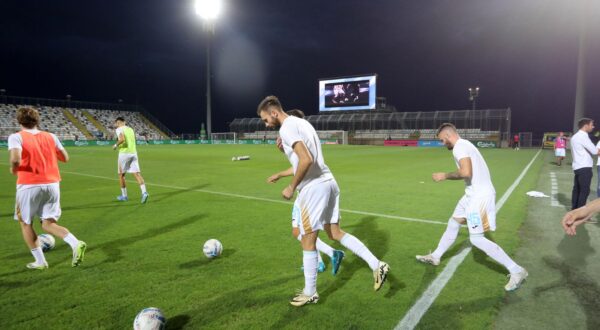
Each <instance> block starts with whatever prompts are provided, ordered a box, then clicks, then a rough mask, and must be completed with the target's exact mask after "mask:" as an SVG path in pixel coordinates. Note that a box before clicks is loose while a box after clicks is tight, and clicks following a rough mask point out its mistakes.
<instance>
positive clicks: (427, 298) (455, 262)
mask: <svg viewBox="0 0 600 330" xmlns="http://www.w3.org/2000/svg"><path fill="white" fill-rule="evenodd" d="M540 152H541V150H540V151H538V152H537V153H536V154H535V156H533V158H532V159H531V161H530V162H529V164H527V166H525V168H524V169H523V171H522V172H521V174H520V175H519V176H518V177H517V178H516V179H515V181H514V182H513V184H512V185H511V186H510V187H508V189H507V190H506V192H505V193H504V195H502V198H500V200H499V201H498V202H497V203H496V213H498V212H500V209H501V208H502V206H504V203H506V200H508V198H509V197H510V195H511V194H512V193H513V191H514V190H515V188H517V186H518V185H519V183H520V182H521V180H522V179H523V177H525V174H527V171H529V168H530V167H531V165H532V164H533V162H534V161H535V160H536V159H537V157H538V156H539V154H540ZM469 252H471V247H470V246H469V247H467V248H464V249H463V250H462V251H461V252H460V253H459V254H457V255H455V256H454V257H452V258H450V260H449V261H448V264H447V265H446V267H445V268H444V270H442V272H441V273H440V274H439V275H438V276H437V277H436V278H435V280H433V282H431V284H430V285H429V287H427V289H426V290H425V292H423V294H422V295H421V297H419V299H418V300H417V302H416V303H415V304H414V305H413V306H412V307H411V308H410V309H409V310H408V312H407V313H406V315H404V318H402V320H400V322H399V323H398V324H397V325H396V327H395V328H394V329H402V330H404V329H410V330H412V329H414V328H415V327H416V326H417V324H419V321H421V318H422V317H423V315H425V313H426V312H427V310H429V307H431V305H432V304H433V302H434V301H435V299H436V298H437V297H438V296H439V294H440V292H442V289H443V288H444V287H445V286H446V283H448V281H449V280H450V278H452V276H453V275H454V272H455V271H456V269H457V268H458V266H460V264H461V263H462V262H463V261H464V260H465V258H466V257H467V254H469Z"/></svg>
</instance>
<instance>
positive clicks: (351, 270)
mask: <svg viewBox="0 0 600 330" xmlns="http://www.w3.org/2000/svg"><path fill="white" fill-rule="evenodd" d="M375 219H376V217H364V218H362V219H360V220H359V221H358V223H356V224H354V225H351V226H344V225H343V224H342V226H341V227H342V229H343V230H344V231H347V230H348V229H351V230H352V232H350V231H347V232H348V233H351V234H352V235H354V236H356V237H357V238H358V239H359V240H360V241H361V242H363V243H364V244H365V245H366V246H367V247H368V248H369V250H371V252H372V253H373V254H374V255H375V256H376V257H377V258H380V259H381V260H384V261H385V254H386V253H387V251H388V249H389V241H390V234H389V233H388V232H386V231H384V230H382V229H379V228H378V224H377V221H375ZM321 235H326V233H322V234H321ZM334 245H335V246H338V245H339V243H335V244H334ZM338 248H339V247H338ZM342 248H343V247H342ZM345 252H346V258H348V257H350V255H352V252H351V251H345ZM346 258H345V259H344V261H343V262H342V265H341V267H340V271H339V273H338V274H337V275H336V280H335V281H334V282H333V284H331V285H330V286H329V287H327V288H326V289H325V290H323V291H321V292H320V293H319V296H320V297H321V298H320V300H321V301H322V302H323V303H325V302H326V301H327V297H328V296H330V295H332V294H333V293H335V291H337V290H339V289H341V288H342V287H344V286H345V285H346V283H348V281H349V280H350V279H351V278H352V277H353V276H354V274H355V273H356V271H357V270H359V269H361V268H363V269H366V270H368V271H370V269H369V267H368V265H367V264H366V263H365V262H364V260H362V259H361V258H359V257H358V256H355V255H352V262H350V263H348V262H346V260H348V259H349V258H348V259H346ZM388 263H389V261H388ZM394 267H395V264H394V263H391V264H390V268H391V270H390V272H389V274H388V278H387V281H386V283H385V284H384V286H383V287H382V288H381V290H382V291H384V292H386V294H385V297H386V298H390V297H392V296H394V295H395V294H396V292H398V290H400V289H402V288H404V287H405V284H404V283H402V282H401V281H399V280H398V278H397V277H396V276H395V274H394V273H393V272H394ZM365 285H367V284H365ZM379 294H381V292H380V293H379Z"/></svg>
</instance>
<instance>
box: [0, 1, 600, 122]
mask: <svg viewBox="0 0 600 330" xmlns="http://www.w3.org/2000/svg"><path fill="white" fill-rule="evenodd" d="M584 1H585V0H569V1H563V0H484V1H482V0H469V1H466V0H452V1H450V0H448V1H442V0H432V1H365V0H360V1H359V0H346V1H313V0H303V1H281V0H277V1H275V0H263V1H254V0H225V5H224V6H225V7H224V11H223V13H222V16H221V17H220V19H219V20H218V22H217V25H216V33H215V36H214V40H213V53H212V54H213V55H212V56H213V62H212V63H213V65H212V71H213V131H227V130H228V126H227V123H228V122H230V121H232V120H233V119H234V118H236V117H237V118H241V117H253V116H255V115H256V113H255V111H256V106H257V104H258V102H259V101H260V100H261V99H262V98H263V97H264V96H266V95H269V94H274V95H277V96H279V97H280V99H281V101H282V102H283V105H284V107H286V108H288V109H289V108H300V109H303V110H304V111H305V112H306V113H307V114H316V113H317V112H318V89H317V86H318V83H317V82H318V79H319V78H326V77H336V76H346V75H354V74H365V73H377V74H378V75H379V77H378V86H377V88H378V96H384V97H386V98H387V101H388V103H389V104H392V105H394V106H396V107H397V108H398V110H399V111H432V110H456V109H469V108H470V107H471V104H470V102H469V100H468V92H467V88H468V87H471V86H479V87H480V88H481V91H480V97H479V99H478V108H506V107H510V108H511V109H512V111H513V121H512V126H513V129H514V130H516V131H533V132H543V131H556V130H566V131H570V129H571V127H572V122H573V109H574V105H575V87H576V78H577V59H578V50H579V35H580V31H581V24H582V22H587V23H586V24H587V25H586V26H585V30H586V31H587V32H588V33H587V43H586V45H587V46H586V52H585V55H586V59H587V60H586V62H585V65H586V115H587V116H590V117H592V118H595V119H596V120H598V121H600V1H589V2H590V3H589V4H588V7H587V9H586V10H585V11H582V10H581V8H582V4H583V3H584ZM582 13H585V15H583V14H582ZM0 15H1V17H2V18H1V20H0V42H1V48H0V88H4V89H6V90H7V93H8V94H9V95H18V96H34V97H45V98H60V99H62V98H64V97H65V95H66V94H71V95H73V99H74V100H81V101H98V102H116V101H117V100H118V99H123V100H124V102H125V103H129V104H136V103H138V104H140V105H142V106H143V107H144V108H146V109H147V110H148V111H149V112H151V113H152V114H154V115H155V116H156V117H157V118H158V119H160V120H161V121H162V122H163V123H164V124H166V125H167V126H168V127H169V128H171V129H172V130H173V131H175V132H177V133H181V132H187V133H197V132H198V131H199V127H200V124H201V123H202V122H204V121H205V117H206V115H205V104H206V99H205V87H206V86H205V76H204V75H205V46H206V35H205V33H204V31H203V29H202V23H201V21H200V19H199V18H198V17H197V16H196V14H195V12H194V11H193V2H192V1H191V0H145V1H132V0H119V1H95V0H93V1H61V0H56V1H23V0H20V1H15V0H2V1H1V2H0ZM599 126H600V125H599Z"/></svg>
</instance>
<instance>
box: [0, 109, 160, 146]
mask: <svg viewBox="0 0 600 330" xmlns="http://www.w3.org/2000/svg"><path fill="white" fill-rule="evenodd" d="M23 106H28V105H24V104H19V105H15V104H0V140H6V139H7V138H8V136H9V135H10V134H12V133H14V132H17V131H18V130H19V129H20V127H19V124H18V123H17V120H16V111H17V109H18V108H20V107H23ZM35 108H37V109H38V110H39V111H40V115H41V117H42V121H41V124H40V129H43V130H46V131H49V132H52V133H54V134H56V135H57V136H58V138H59V139H61V140H88V139H114V138H115V137H114V127H113V125H114V120H115V119H116V118H117V117H124V118H125V119H126V120H127V121H128V124H129V125H130V126H131V127H132V128H133V129H134V130H135V131H136V133H137V135H138V138H140V139H146V140H157V139H165V138H168V136H167V134H165V133H164V132H163V131H161V130H160V129H158V128H157V127H156V126H155V125H154V124H153V123H152V122H150V121H149V120H148V119H147V118H145V117H144V115H142V114H141V113H140V112H134V111H123V110H97V109H85V108H70V107H51V106H35Z"/></svg>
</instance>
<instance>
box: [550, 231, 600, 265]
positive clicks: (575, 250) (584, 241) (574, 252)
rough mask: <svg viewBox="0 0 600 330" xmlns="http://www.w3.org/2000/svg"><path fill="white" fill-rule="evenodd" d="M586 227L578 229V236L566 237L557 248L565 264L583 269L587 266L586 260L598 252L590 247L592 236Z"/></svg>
mask: <svg viewBox="0 0 600 330" xmlns="http://www.w3.org/2000/svg"><path fill="white" fill-rule="evenodd" d="M585 226H586V225H583V226H579V227H578V228H577V235H576V236H568V235H566V234H565V235H564V237H563V239H562V240H561V241H560V243H558V247H557V248H556V249H557V251H558V253H559V254H560V255H561V256H562V257H563V259H564V260H565V261H564V262H565V263H567V264H568V265H570V266H571V267H574V268H583V267H585V266H586V265H587V260H586V258H587V257H588V256H590V255H594V254H595V252H596V250H595V249H594V248H593V247H592V246H591V245H590V234H589V233H588V231H587V229H586V228H585Z"/></svg>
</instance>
